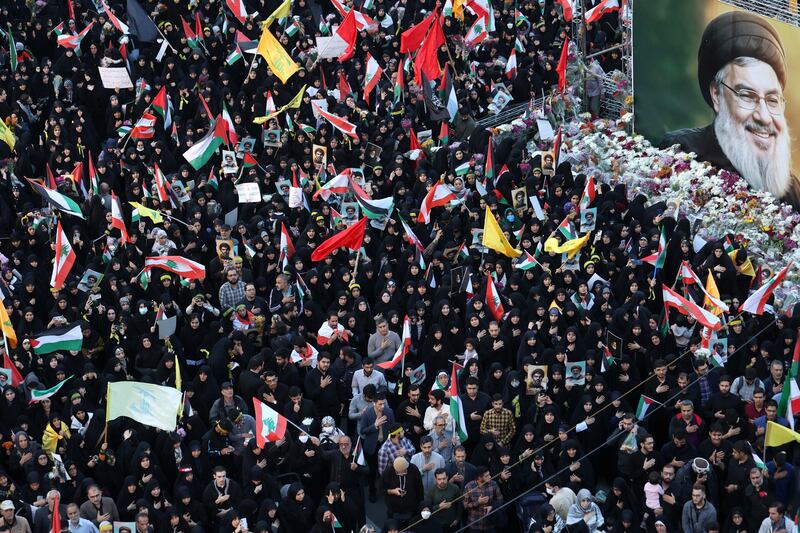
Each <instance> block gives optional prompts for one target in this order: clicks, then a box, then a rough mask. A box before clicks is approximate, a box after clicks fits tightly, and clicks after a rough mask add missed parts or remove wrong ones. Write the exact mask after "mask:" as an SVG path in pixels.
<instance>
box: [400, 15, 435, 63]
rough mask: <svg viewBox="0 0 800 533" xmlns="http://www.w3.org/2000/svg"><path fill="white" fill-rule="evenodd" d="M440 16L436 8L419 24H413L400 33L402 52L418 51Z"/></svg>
mask: <svg viewBox="0 0 800 533" xmlns="http://www.w3.org/2000/svg"><path fill="white" fill-rule="evenodd" d="M437 16H438V8H437V9H434V10H433V11H432V12H431V14H430V15H428V16H427V17H425V18H424V19H422V21H421V22H420V23H419V24H415V25H414V26H411V27H410V28H409V29H407V30H406V31H404V32H403V33H401V34H400V53H401V54H408V53H411V52H416V51H417V50H419V47H420V46H422V41H423V40H425V35H427V33H428V28H430V27H431V24H433V22H434V21H435V20H436V17H437Z"/></svg>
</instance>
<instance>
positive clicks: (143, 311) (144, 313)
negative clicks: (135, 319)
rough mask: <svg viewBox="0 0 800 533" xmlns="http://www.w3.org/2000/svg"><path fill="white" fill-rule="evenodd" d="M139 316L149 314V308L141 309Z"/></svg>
mask: <svg viewBox="0 0 800 533" xmlns="http://www.w3.org/2000/svg"><path fill="white" fill-rule="evenodd" d="M139 314H140V315H146V314H147V308H146V307H140V308H139Z"/></svg>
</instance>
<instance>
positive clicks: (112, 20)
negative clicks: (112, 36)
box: [100, 0, 130, 35]
mask: <svg viewBox="0 0 800 533" xmlns="http://www.w3.org/2000/svg"><path fill="white" fill-rule="evenodd" d="M100 5H101V6H102V8H103V11H105V13H106V17H107V18H108V21H109V22H110V23H111V24H113V25H114V27H115V28H117V29H118V30H119V31H120V32H121V33H122V34H123V35H128V33H130V32H129V31H128V25H127V24H125V23H124V22H122V21H121V20H119V19H118V18H117V16H116V15H114V13H113V12H112V11H111V10H110V9H109V8H108V5H107V4H106V3H105V2H104V1H103V0H100Z"/></svg>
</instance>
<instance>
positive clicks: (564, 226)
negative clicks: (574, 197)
mask: <svg viewBox="0 0 800 533" xmlns="http://www.w3.org/2000/svg"><path fill="white" fill-rule="evenodd" d="M556 229H557V230H558V231H560V232H561V234H562V235H563V236H564V237H565V238H566V239H567V240H568V241H571V240H573V239H575V238H577V237H578V235H577V234H576V233H575V232H574V231H573V230H572V224H570V221H569V216H566V217H564V220H562V221H561V224H559V225H558V228H556Z"/></svg>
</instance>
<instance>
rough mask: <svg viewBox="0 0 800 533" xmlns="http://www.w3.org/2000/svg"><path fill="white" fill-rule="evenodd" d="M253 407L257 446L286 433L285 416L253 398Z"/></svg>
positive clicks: (276, 439)
mask: <svg viewBox="0 0 800 533" xmlns="http://www.w3.org/2000/svg"><path fill="white" fill-rule="evenodd" d="M253 408H254V412H253V414H254V415H255V419H256V443H258V447H259V448H263V447H264V446H266V444H267V443H268V442H276V441H279V440H281V439H283V437H284V435H286V425H287V422H286V417H284V416H283V415H281V414H280V413H278V412H277V411H274V410H273V409H272V408H270V407H269V406H268V405H267V404H265V403H263V402H260V401H258V400H257V399H255V398H253Z"/></svg>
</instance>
